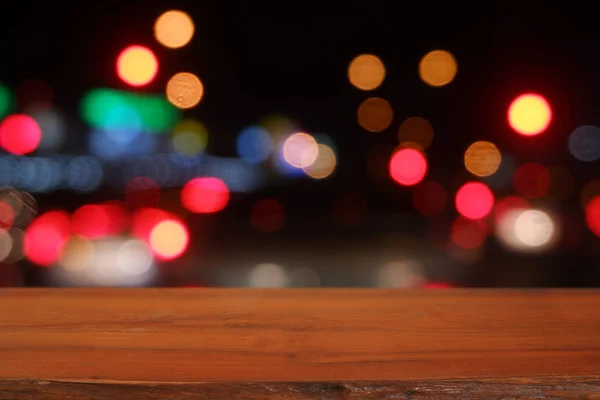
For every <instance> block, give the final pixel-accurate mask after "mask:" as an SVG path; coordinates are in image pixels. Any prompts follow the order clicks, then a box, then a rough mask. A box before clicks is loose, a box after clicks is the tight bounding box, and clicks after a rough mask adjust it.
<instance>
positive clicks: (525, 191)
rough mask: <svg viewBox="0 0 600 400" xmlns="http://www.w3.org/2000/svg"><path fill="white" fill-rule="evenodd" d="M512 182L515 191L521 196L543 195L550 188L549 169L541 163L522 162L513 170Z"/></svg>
mask: <svg viewBox="0 0 600 400" xmlns="http://www.w3.org/2000/svg"><path fill="white" fill-rule="evenodd" d="M513 183H514V186H515V191H516V192H517V193H518V194H519V195H521V196H523V197H527V198H530V199H535V198H539V197H543V196H545V195H546V194H547V193H548V189H549V188H550V171H548V168H546V167H544V166H543V165H541V164H537V163H527V164H523V165H521V166H520V167H519V169H517V171H516V172H515V176H514V181H513Z"/></svg>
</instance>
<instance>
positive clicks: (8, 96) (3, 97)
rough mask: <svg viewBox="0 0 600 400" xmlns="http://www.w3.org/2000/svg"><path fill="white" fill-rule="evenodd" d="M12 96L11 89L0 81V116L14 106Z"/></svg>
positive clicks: (4, 114) (2, 116) (10, 110)
mask: <svg viewBox="0 0 600 400" xmlns="http://www.w3.org/2000/svg"><path fill="white" fill-rule="evenodd" d="M14 105H15V104H14V98H13V94H12V92H11V90H10V89H9V88H8V87H7V86H6V85H5V84H3V83H0V118H4V117H5V116H6V115H7V114H9V113H10V112H12V110H13V108H14Z"/></svg>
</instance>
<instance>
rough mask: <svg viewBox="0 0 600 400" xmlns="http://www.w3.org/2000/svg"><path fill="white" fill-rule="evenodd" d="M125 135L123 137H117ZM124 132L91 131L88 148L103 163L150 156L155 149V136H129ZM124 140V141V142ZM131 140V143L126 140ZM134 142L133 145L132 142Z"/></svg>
mask: <svg viewBox="0 0 600 400" xmlns="http://www.w3.org/2000/svg"><path fill="white" fill-rule="evenodd" d="M120 133H125V135H119V134H120ZM126 136H129V133H126V132H125V131H121V132H114V131H112V132H111V131H92V132H91V133H90V135H89V141H88V148H89V150H90V152H91V153H92V154H94V155H95V156H97V157H98V158H100V159H102V160H105V161H122V160H123V159H127V158H131V157H135V156H143V155H147V154H151V153H152V152H154V150H155V149H156V147H157V144H158V140H157V139H158V138H157V137H156V136H155V135H135V134H134V135H131V136H129V138H127V139H126ZM124 139H125V140H124ZM129 139H131V142H128V140H129ZM134 140H135V144H133V141H134Z"/></svg>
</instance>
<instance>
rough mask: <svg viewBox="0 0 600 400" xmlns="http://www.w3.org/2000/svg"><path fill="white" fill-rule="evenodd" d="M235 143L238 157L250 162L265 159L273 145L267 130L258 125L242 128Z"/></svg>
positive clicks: (253, 162)
mask: <svg viewBox="0 0 600 400" xmlns="http://www.w3.org/2000/svg"><path fill="white" fill-rule="evenodd" d="M236 145H237V153H238V155H239V156H240V158H242V159H243V160H244V161H246V162H249V163H252V164H258V163H261V162H263V161H265V160H267V159H268V158H269V156H270V155H271V153H272V152H273V147H274V144H273V139H271V136H270V135H269V132H268V131H267V130H266V129H265V128H262V127H260V126H251V127H248V128H246V129H244V130H243V131H242V132H241V133H240V134H239V136H238V137H237V141H236Z"/></svg>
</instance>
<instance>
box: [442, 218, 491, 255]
mask: <svg viewBox="0 0 600 400" xmlns="http://www.w3.org/2000/svg"><path fill="white" fill-rule="evenodd" d="M486 237H487V227H486V225H485V223H484V222H483V221H482V220H472V219H468V218H464V217H457V218H456V219H455V220H454V222H453V223H452V228H451V230H450V238H451V239H452V242H453V243H454V244H455V245H457V246H459V247H462V248H463V249H467V250H472V249H476V248H478V247H480V246H481V245H482V244H483V243H484V242H485V239H486Z"/></svg>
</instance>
